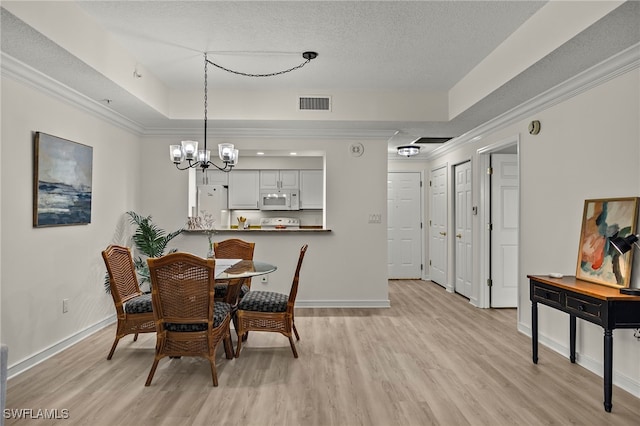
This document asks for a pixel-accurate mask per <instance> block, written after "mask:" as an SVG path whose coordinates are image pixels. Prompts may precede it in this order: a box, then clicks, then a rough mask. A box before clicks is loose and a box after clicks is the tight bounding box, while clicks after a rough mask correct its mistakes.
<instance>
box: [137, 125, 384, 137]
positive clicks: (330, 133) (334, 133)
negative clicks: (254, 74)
mask: <svg viewBox="0 0 640 426" xmlns="http://www.w3.org/2000/svg"><path fill="white" fill-rule="evenodd" d="M211 121H212V120H209V123H211ZM395 131H396V130H395V129H390V130H372V129H318V128H314V129H293V128H272V129H263V128H244V127H221V128H215V127H208V128H207V137H220V138H225V139H241V138H261V139H300V138H305V139H360V140H363V139H367V140H371V139H383V140H385V141H386V140H387V139H389V137H390V136H391V135H393V133H394V132H395ZM144 135H145V136H183V137H187V136H189V137H198V136H202V128H195V127H193V128H160V127H156V128H149V129H146V130H145V131H144Z"/></svg>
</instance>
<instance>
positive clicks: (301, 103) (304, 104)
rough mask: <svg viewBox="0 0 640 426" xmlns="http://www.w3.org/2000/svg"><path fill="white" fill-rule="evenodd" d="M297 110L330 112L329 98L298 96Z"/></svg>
mask: <svg viewBox="0 0 640 426" xmlns="http://www.w3.org/2000/svg"><path fill="white" fill-rule="evenodd" d="M298 109H299V110H300V111H331V97H330V96H299V97H298Z"/></svg>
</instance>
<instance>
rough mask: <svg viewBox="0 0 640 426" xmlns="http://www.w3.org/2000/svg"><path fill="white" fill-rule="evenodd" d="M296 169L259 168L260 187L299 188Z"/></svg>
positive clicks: (298, 174)
mask: <svg viewBox="0 0 640 426" xmlns="http://www.w3.org/2000/svg"><path fill="white" fill-rule="evenodd" d="M299 188H300V172H299V171H298V170H260V189H269V190H271V189H299Z"/></svg>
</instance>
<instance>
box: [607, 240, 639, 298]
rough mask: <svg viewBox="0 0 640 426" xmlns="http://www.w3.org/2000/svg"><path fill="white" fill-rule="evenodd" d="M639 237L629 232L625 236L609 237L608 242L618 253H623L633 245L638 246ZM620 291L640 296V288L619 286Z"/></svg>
mask: <svg viewBox="0 0 640 426" xmlns="http://www.w3.org/2000/svg"><path fill="white" fill-rule="evenodd" d="M639 237H640V236H639V235H633V234H631V235H628V236H626V237H616V238H611V239H610V240H609V242H610V243H611V246H612V247H613V248H614V249H616V250H617V251H618V253H620V254H625V253H626V252H628V251H629V250H632V249H633V246H634V245H635V246H636V247H638V248H640V245H638V238H639ZM620 293H622V294H629V295H632V296H640V288H621V289H620Z"/></svg>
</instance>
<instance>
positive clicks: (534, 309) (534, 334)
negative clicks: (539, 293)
mask: <svg viewBox="0 0 640 426" xmlns="http://www.w3.org/2000/svg"><path fill="white" fill-rule="evenodd" d="M531 346H532V348H531V349H532V353H533V363H534V364H537V363H538V302H533V301H532V302H531Z"/></svg>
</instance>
